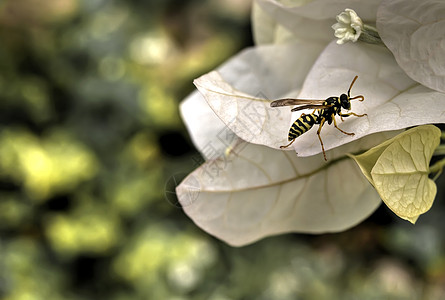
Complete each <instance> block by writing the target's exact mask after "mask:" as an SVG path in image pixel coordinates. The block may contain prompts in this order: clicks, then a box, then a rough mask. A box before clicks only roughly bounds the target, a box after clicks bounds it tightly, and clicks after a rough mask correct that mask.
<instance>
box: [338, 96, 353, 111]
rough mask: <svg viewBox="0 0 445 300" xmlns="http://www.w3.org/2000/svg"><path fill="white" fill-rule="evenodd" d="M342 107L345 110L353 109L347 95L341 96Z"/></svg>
mask: <svg viewBox="0 0 445 300" xmlns="http://www.w3.org/2000/svg"><path fill="white" fill-rule="evenodd" d="M340 103H341V107H343V108H344V109H351V102H350V101H349V97H348V96H347V95H346V94H341V96H340Z"/></svg>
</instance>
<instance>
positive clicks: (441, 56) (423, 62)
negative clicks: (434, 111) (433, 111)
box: [377, 0, 445, 92]
mask: <svg viewBox="0 0 445 300" xmlns="http://www.w3.org/2000/svg"><path fill="white" fill-rule="evenodd" d="M377 29H378V31H379V34H380V36H381V38H382V40H383V41H384V42H385V45H386V46H387V47H388V48H389V49H390V50H391V51H392V53H393V54H394V57H395V58H396V60H397V63H398V64H399V65H400V67H401V68H402V69H403V70H404V71H405V72H406V74H408V76H409V77H411V78H412V79H414V80H415V81H417V82H419V83H421V84H422V85H425V86H427V87H429V88H431V89H434V90H437V91H440V92H445V1H437V0H422V1H417V0H383V1H382V4H381V5H380V8H379V10H378V13H377Z"/></svg>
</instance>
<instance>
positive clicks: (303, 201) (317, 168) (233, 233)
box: [176, 134, 393, 246]
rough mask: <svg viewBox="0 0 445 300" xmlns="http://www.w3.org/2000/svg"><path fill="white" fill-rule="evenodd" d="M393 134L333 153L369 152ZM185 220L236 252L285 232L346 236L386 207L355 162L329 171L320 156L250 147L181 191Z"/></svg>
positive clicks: (208, 167)
mask: <svg viewBox="0 0 445 300" xmlns="http://www.w3.org/2000/svg"><path fill="white" fill-rule="evenodd" d="M390 136H393V134H377V135H373V136H370V137H368V138H365V139H363V140H360V141H358V142H356V143H352V144H349V145H345V146H343V147H341V148H337V149H335V150H333V151H331V152H337V153H329V152H328V153H327V154H328V156H338V155H339V153H343V154H344V153H345V152H350V151H358V150H359V149H368V148H369V147H371V146H372V145H375V144H377V143H379V142H381V141H383V140H385V139H387V138H388V137H390ZM176 192H177V195H178V198H179V201H180V202H181V204H182V206H183V207H184V210H185V212H186V214H187V215H188V216H189V217H190V218H191V219H193V221H194V222H195V223H196V224H197V225H198V226H200V227H201V228H202V229H204V230H205V231H207V232H209V233H210V234H212V235H215V236H216V237H218V238H220V239H222V240H224V241H226V242H227V243H229V244H231V245H235V246H242V245H246V244H248V243H251V242H253V241H255V240H258V239H260V238H263V237H265V236H268V235H274V234H279V233H284V232H305V233H323V232H336V231H341V230H345V229H347V228H349V227H351V226H354V225H356V224H357V223H359V222H361V221H362V220H363V219H365V218H366V217H368V216H369V215H370V214H371V213H372V212H373V211H374V210H375V209H376V208H377V207H378V205H379V204H380V198H379V197H378V195H377V193H376V192H375V190H374V189H373V188H372V186H371V185H370V184H369V183H368V182H367V180H366V179H365V177H364V176H363V175H362V174H361V173H360V171H359V169H358V167H357V165H356V164H355V163H354V162H353V161H352V160H351V159H349V158H345V157H344V156H343V159H340V160H339V161H336V162H334V161H331V162H330V164H326V163H325V162H324V160H323V158H322V156H321V155H318V156H313V157H309V158H299V157H297V156H296V155H295V154H294V153H291V152H286V151H279V150H274V149H270V148H268V147H264V146H259V145H254V144H249V143H245V144H242V145H239V147H238V148H235V149H234V153H233V154H232V155H230V156H228V157H225V158H220V159H218V160H214V161H208V162H206V163H205V164H204V165H203V166H201V167H200V168H199V169H197V170H195V171H194V172H193V173H192V174H190V175H189V176H188V177H187V178H186V179H185V180H184V181H183V182H182V183H181V184H180V185H179V186H178V188H177V189H176Z"/></svg>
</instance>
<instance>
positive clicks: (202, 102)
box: [177, 0, 445, 245]
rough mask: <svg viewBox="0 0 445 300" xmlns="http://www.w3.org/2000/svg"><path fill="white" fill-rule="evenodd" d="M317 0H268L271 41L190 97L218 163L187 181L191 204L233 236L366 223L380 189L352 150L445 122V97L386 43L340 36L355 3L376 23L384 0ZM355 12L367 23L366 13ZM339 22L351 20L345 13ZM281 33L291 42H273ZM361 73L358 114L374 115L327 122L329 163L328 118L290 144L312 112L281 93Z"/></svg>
mask: <svg viewBox="0 0 445 300" xmlns="http://www.w3.org/2000/svg"><path fill="white" fill-rule="evenodd" d="M306 2H308V1H301V3H299V4H298V5H285V4H282V3H279V2H277V1H273V0H258V1H256V2H255V3H254V11H253V21H254V33H255V39H256V41H257V42H258V43H259V44H263V45H258V46H256V47H253V48H251V49H248V50H245V51H243V52H241V53H240V54H238V55H236V56H235V57H234V58H232V59H230V60H229V61H228V62H227V63H225V64H224V65H223V66H222V67H220V68H218V70H216V71H212V72H210V73H209V74H207V75H204V76H202V77H200V78H198V79H197V80H196V81H195V85H196V86H197V88H198V90H199V91H200V94H198V93H196V92H195V93H193V94H192V95H191V96H190V97H189V98H187V99H186V100H185V101H184V102H183V103H182V105H181V113H182V117H183V119H184V121H185V123H186V125H187V128H188V129H189V131H190V134H191V136H192V140H193V142H194V143H195V145H196V147H197V148H198V150H199V151H200V152H201V153H202V154H203V156H204V157H205V158H206V162H205V163H204V164H203V165H202V166H201V167H199V168H198V169H197V170H196V171H194V172H193V173H192V174H191V175H190V176H189V177H187V178H186V179H185V180H184V181H183V182H182V183H181V185H180V186H179V187H178V188H177V194H178V198H179V201H180V202H181V204H182V205H183V206H184V210H185V212H186V213H187V214H188V215H189V216H190V218H192V219H193V220H194V222H195V223H196V224H198V226H200V227H201V228H203V229H204V230H206V231H208V232H209V233H211V234H213V235H215V236H217V237H218V238H220V239H222V240H224V241H226V242H227V243H229V244H232V245H245V244H247V243H250V242H252V241H255V240H258V239H260V238H262V237H265V236H268V235H272V234H278V233H283V232H310V233H321V232H333V231H340V230H344V229H346V228H349V227H351V226H353V225H355V224H357V223H358V222H360V221H361V220H363V219H364V218H366V217H367V216H368V215H369V214H371V213H372V212H373V211H374V210H375V208H376V207H377V206H378V205H379V203H380V198H379V197H378V195H377V194H376V192H375V190H374V189H373V188H372V186H371V185H369V184H368V183H367V182H366V179H365V177H364V176H363V175H362V174H361V173H360V171H359V168H358V167H357V166H356V165H355V163H354V162H353V160H352V159H350V158H349V157H347V154H348V153H355V154H357V153H359V152H360V151H363V150H366V149H370V148H371V147H373V146H375V145H377V144H379V143H381V142H383V141H384V140H387V139H388V138H389V137H392V136H394V135H395V134H396V132H395V130H399V129H404V128H406V127H410V126H415V125H421V124H428V123H445V114H444V113H443V111H445V94H443V93H441V92H438V91H436V90H432V89H430V88H428V87H425V86H423V85H422V84H420V83H418V82H416V81H413V80H412V79H411V78H409V77H408V76H407V75H406V74H405V72H404V71H403V70H402V69H401V68H400V67H399V65H398V64H397V62H396V61H395V59H394V57H393V55H392V53H391V52H390V51H388V50H387V49H386V48H385V47H381V46H375V45H368V44H363V43H354V44H352V43H348V44H344V45H337V44H336V43H335V42H334V41H332V29H331V28H330V27H331V24H332V23H333V21H334V19H335V16H336V15H337V14H338V13H339V12H340V11H342V10H344V9H345V7H350V8H351V9H354V10H355V11H357V12H358V14H359V15H360V16H361V17H362V19H363V22H364V23H368V24H369V23H373V22H375V16H376V11H377V6H378V4H379V2H380V1H377V0H376V1H352V0H351V1H348V0H334V1H332V0H314V1H312V2H309V3H306ZM362 13H363V15H362ZM349 18H350V21H351V22H350V23H351V24H352V23H354V24H355V25H357V24H358V21H357V18H356V17H355V16H351V15H349ZM339 19H340V20H341V21H342V22H343V23H345V24H346V23H347V22H348V20H346V19H347V18H346V17H345V16H342V17H339ZM262 20H265V21H264V22H262ZM260 24H262V25H260ZM355 25H354V26H355ZM267 26H271V28H267ZM308 28H309V29H310V31H307V30H308ZM328 34H329V35H330V36H331V37H330V38H329V39H328V38H327V35H328ZM329 40H330V41H331V42H329ZM274 42H278V43H279V44H268V45H264V44H267V43H274ZM356 75H358V79H357V81H356V83H355V84H354V86H353V88H352V90H351V96H352V97H353V96H357V95H363V96H364V98H365V100H364V101H363V102H359V101H357V100H355V101H352V102H351V104H352V108H351V111H352V112H355V113H357V114H363V113H366V114H367V116H365V117H361V118H357V117H354V116H351V117H348V118H345V119H344V122H341V121H340V119H339V118H338V120H337V123H338V125H339V127H340V128H342V129H343V130H344V131H347V132H353V133H355V135H354V136H350V135H345V134H343V133H341V132H340V131H338V130H337V129H335V128H334V127H333V126H332V125H327V124H326V125H325V126H324V127H323V130H322V131H321V138H322V139H323V142H324V147H325V149H326V150H327V153H326V154H327V158H328V162H327V163H326V162H324V160H323V156H322V155H321V147H320V143H319V141H318V138H317V134H316V130H317V129H316V128H317V125H316V126H314V127H315V128H313V129H311V130H309V131H308V132H307V133H305V134H303V135H302V136H300V137H298V139H297V140H296V141H295V143H293V145H292V147H293V150H295V151H283V150H280V148H279V147H280V146H281V145H285V144H287V134H288V130H289V127H290V125H291V124H292V123H293V122H294V121H295V120H296V119H297V118H298V117H299V116H300V115H301V113H312V110H306V111H298V112H295V113H291V112H290V108H289V107H282V108H270V106H269V104H270V101H272V100H273V99H277V98H284V97H292V98H300V99H326V98H328V97H330V96H337V97H338V96H340V95H341V94H342V93H346V92H347V89H348V87H349V85H350V83H351V81H352V79H353V78H354V76H356ZM290 150H292V149H290ZM295 152H296V153H295ZM297 153H298V154H297Z"/></svg>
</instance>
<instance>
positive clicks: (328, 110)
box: [270, 76, 366, 160]
mask: <svg viewBox="0 0 445 300" xmlns="http://www.w3.org/2000/svg"><path fill="white" fill-rule="evenodd" d="M357 78H358V76H355V77H354V79H353V80H352V82H351V85H350V86H349V89H348V94H347V95H346V94H341V96H340V97H329V98H327V99H326V100H306V99H293V98H286V99H278V100H275V101H272V102H271V103H270V106H271V107H279V106H291V105H301V106H298V107H295V108H293V109H292V110H291V111H298V110H302V109H312V108H313V109H314V111H313V112H312V113H311V114H304V113H303V114H302V115H301V116H300V117H299V118H298V119H297V120H296V121H295V122H294V123H293V124H292V126H291V127H290V129H289V134H288V141H290V143H289V144H287V145H285V146H281V147H280V148H281V149H283V148H287V147H289V146H290V145H292V143H293V142H294V141H295V139H296V138H297V137H299V136H300V135H302V134H303V133H305V132H306V131H308V130H309V129H311V128H312V126H314V125H316V124H318V125H319V126H318V130H317V135H318V139H319V140H320V144H321V150H322V151H323V156H324V159H325V160H327V159H326V152H325V151H324V146H323V141H322V140H321V137H320V131H321V128H322V127H323V125H324V124H325V123H326V122H327V123H328V124H331V123H332V122H334V126H335V128H337V129H338V130H340V131H341V132H342V133H344V134H347V135H354V133H350V132H346V131H343V130H342V129H340V128H339V127H338V126H337V122H336V120H335V116H336V115H339V116H340V118H341V120H342V121H343V117H349V116H350V115H353V116H356V117H363V116H366V114H362V115H358V114H355V113H353V112H348V113H343V112H342V111H341V110H342V108H344V109H346V110H350V109H351V100H355V99H359V101H363V100H365V97H363V96H362V95H359V96H355V97H353V98H351V95H350V92H351V88H352V86H353V85H354V82H355V80H357Z"/></svg>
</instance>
